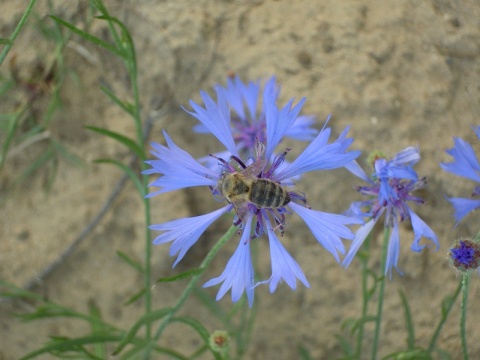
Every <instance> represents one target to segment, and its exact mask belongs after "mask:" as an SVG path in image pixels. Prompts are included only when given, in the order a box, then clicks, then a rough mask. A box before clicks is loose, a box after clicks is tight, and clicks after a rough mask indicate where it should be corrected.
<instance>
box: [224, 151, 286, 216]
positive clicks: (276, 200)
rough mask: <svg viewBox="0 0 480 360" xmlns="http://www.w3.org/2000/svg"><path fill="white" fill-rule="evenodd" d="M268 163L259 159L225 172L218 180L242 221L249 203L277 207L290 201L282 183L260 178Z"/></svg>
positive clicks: (225, 196)
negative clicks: (230, 171) (239, 168)
mask: <svg viewBox="0 0 480 360" xmlns="http://www.w3.org/2000/svg"><path fill="white" fill-rule="evenodd" d="M266 164H267V161H266V160H264V159H262V160H257V161H256V162H254V163H253V164H251V165H249V166H246V167H245V168H244V169H243V170H241V171H238V172H234V173H228V172H225V173H224V174H223V175H222V176H221V178H220V179H219V180H218V184H217V189H218V190H219V191H220V193H221V195H222V196H223V197H224V198H225V199H226V200H227V201H228V202H229V203H230V204H232V205H233V208H234V209H235V212H236V213H237V216H238V219H239V220H240V221H241V222H244V220H245V217H246V215H247V213H248V204H253V205H255V206H256V207H257V208H259V209H260V208H272V209H276V208H279V207H281V206H285V205H287V204H288V203H289V202H290V195H289V193H288V191H287V190H286V189H285V188H284V187H283V186H282V185H280V184H279V183H277V182H275V181H273V180H270V179H261V178H260V179H259V178H258V175H259V174H260V173H261V171H262V170H263V169H264V168H265V165H266ZM241 165H243V164H241Z"/></svg>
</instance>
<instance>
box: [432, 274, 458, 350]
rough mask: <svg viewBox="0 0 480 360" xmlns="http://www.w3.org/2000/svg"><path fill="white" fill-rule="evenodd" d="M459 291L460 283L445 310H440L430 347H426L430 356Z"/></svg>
mask: <svg viewBox="0 0 480 360" xmlns="http://www.w3.org/2000/svg"><path fill="white" fill-rule="evenodd" d="M461 289H462V282H461V281H460V282H459V283H458V286H457V289H456V290H455V293H454V294H453V296H452V298H451V299H450V301H449V303H448V305H447V307H446V308H445V309H442V316H441V318H440V322H439V323H438V325H437V328H436V329H435V332H434V333H433V337H432V340H431V341H430V345H429V346H428V354H431V353H432V351H433V349H434V348H435V344H436V342H437V340H438V336H439V335H440V332H441V331H442V328H443V325H445V322H446V321H447V317H448V315H449V314H450V311H451V310H452V307H453V304H454V303H455V301H456V300H457V297H458V295H459V294H460V290H461Z"/></svg>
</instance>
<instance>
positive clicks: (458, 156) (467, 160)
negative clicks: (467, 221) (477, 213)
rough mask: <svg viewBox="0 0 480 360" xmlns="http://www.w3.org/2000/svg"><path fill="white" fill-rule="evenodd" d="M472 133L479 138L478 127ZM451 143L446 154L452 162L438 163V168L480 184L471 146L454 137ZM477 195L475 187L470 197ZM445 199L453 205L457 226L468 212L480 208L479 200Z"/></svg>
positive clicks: (478, 168) (477, 187)
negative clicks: (451, 158) (451, 145)
mask: <svg viewBox="0 0 480 360" xmlns="http://www.w3.org/2000/svg"><path fill="white" fill-rule="evenodd" d="M473 131H475V134H476V135H477V137H478V138H480V126H477V127H474V128H473ZM453 142H454V145H453V148H451V149H448V150H446V153H447V154H449V155H451V156H452V157H453V162H450V163H440V167H441V168H442V169H443V170H445V171H448V172H451V173H452V174H455V175H457V176H461V177H465V178H467V179H470V180H473V181H476V182H479V183H480V164H479V162H478V159H477V156H476V155H475V152H474V151H473V148H472V146H471V145H470V144H469V143H468V142H466V141H465V140H463V139H461V138H458V137H454V138H453ZM478 195H480V186H476V187H475V188H474V189H473V192H472V197H473V196H478ZM447 199H448V201H450V203H451V204H452V205H453V208H454V210H455V219H456V220H457V224H458V223H459V222H460V220H462V219H463V218H464V217H465V216H467V214H468V213H469V212H471V211H473V210H476V209H478V208H480V200H476V199H465V198H448V197H447Z"/></svg>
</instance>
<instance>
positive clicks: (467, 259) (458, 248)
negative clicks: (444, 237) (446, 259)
mask: <svg viewBox="0 0 480 360" xmlns="http://www.w3.org/2000/svg"><path fill="white" fill-rule="evenodd" d="M449 255H450V260H451V262H452V265H453V266H454V267H455V268H456V269H458V270H459V271H462V272H464V271H473V270H476V269H478V270H479V271H480V244H479V243H478V240H472V239H460V240H457V241H455V243H454V245H453V246H452V247H451V248H450V254H449Z"/></svg>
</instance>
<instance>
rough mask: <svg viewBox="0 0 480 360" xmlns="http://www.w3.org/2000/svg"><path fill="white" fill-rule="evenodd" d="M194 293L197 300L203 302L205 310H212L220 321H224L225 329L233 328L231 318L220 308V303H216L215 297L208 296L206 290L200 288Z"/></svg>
mask: <svg viewBox="0 0 480 360" xmlns="http://www.w3.org/2000/svg"><path fill="white" fill-rule="evenodd" d="M193 293H194V294H195V296H196V297H197V299H198V300H200V301H201V302H202V304H203V305H204V306H205V308H207V309H208V310H210V311H211V313H212V314H213V315H215V316H216V317H217V318H218V319H219V320H220V321H222V323H223V324H224V327H225V328H227V329H230V328H231V327H232V323H231V321H230V318H229V317H228V316H227V314H226V313H225V311H223V309H222V308H221V307H220V306H218V303H217V302H216V301H215V298H214V297H212V296H211V295H210V294H208V293H207V292H206V291H205V290H204V289H202V288H198V287H196V288H194V289H193Z"/></svg>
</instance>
